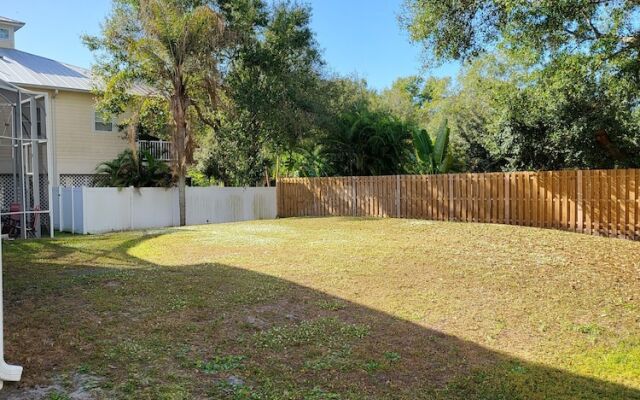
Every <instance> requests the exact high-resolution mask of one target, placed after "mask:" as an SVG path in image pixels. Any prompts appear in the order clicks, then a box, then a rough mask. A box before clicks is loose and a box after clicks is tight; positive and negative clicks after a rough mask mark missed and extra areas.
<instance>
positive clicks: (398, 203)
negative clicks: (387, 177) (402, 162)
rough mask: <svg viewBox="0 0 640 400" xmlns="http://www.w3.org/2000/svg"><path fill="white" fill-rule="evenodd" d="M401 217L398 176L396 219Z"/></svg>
mask: <svg viewBox="0 0 640 400" xmlns="http://www.w3.org/2000/svg"><path fill="white" fill-rule="evenodd" d="M399 217H400V175H396V218H399Z"/></svg>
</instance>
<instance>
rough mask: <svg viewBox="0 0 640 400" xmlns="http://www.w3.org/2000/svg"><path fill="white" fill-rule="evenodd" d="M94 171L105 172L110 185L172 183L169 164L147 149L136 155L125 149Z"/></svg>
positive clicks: (135, 185) (159, 185)
mask: <svg viewBox="0 0 640 400" xmlns="http://www.w3.org/2000/svg"><path fill="white" fill-rule="evenodd" d="M96 172H97V173H99V174H106V175H107V177H108V180H107V184H108V185H109V186H112V187H129V186H134V187H169V186H171V184H172V178H171V171H170V169H169V166H168V165H167V164H166V163H165V162H163V161H159V160H156V159H155V158H154V157H153V156H152V155H151V153H149V152H148V151H142V152H141V154H140V155H139V157H138V156H136V155H135V154H134V153H133V151H131V150H129V149H127V150H125V151H123V152H122V153H120V154H119V155H118V157H116V158H115V159H114V160H111V161H107V162H104V163H102V164H100V165H98V167H97V168H96Z"/></svg>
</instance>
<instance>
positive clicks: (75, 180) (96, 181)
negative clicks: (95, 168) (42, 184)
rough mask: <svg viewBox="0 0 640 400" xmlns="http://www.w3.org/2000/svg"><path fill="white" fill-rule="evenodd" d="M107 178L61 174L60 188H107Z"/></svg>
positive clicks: (96, 175) (95, 175) (93, 175)
mask: <svg viewBox="0 0 640 400" xmlns="http://www.w3.org/2000/svg"><path fill="white" fill-rule="evenodd" d="M106 185H107V178H106V177H105V176H104V175H98V174H61V175H60V186H89V187H96V186H98V187H99V186H106Z"/></svg>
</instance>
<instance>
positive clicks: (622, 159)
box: [401, 0, 640, 169]
mask: <svg viewBox="0 0 640 400" xmlns="http://www.w3.org/2000/svg"><path fill="white" fill-rule="evenodd" d="M401 20H402V23H403V24H404V25H405V26H406V28H407V29H408V30H409V32H410V34H411V37H412V39H413V40H415V41H418V42H421V43H422V44H423V45H424V48H425V52H426V55H427V59H428V60H429V62H430V63H431V64H438V63H440V62H443V61H447V60H461V61H467V62H469V63H470V65H471V66H470V67H469V64H466V65H467V69H466V72H473V73H475V77H474V78H475V79H478V82H480V81H482V82H481V83H480V84H478V83H474V82H473V81H472V80H468V79H467V80H466V82H463V85H461V89H460V90H459V92H458V94H459V95H460V96H456V98H455V99H456V100H464V98H465V97H469V96H466V95H465V93H464V92H465V90H467V88H472V87H476V88H479V87H482V90H483V91H484V93H481V92H478V91H474V92H470V93H473V94H474V97H476V98H477V99H482V98H485V99H488V102H489V103H490V104H491V107H490V108H493V110H489V111H490V112H489V113H485V114H484V115H482V118H481V119H480V120H479V121H480V122H481V125H478V126H477V128H478V129H476V132H473V131H468V130H467V131H461V132H464V133H465V134H466V137H467V138H469V139H471V140H472V142H473V146H471V145H470V146H469V148H473V149H475V150H479V151H476V155H479V156H482V155H484V156H490V157H494V159H493V160H485V161H480V162H477V163H475V165H476V166H478V167H481V168H487V167H488V168H496V167H501V168H506V169H515V168H517V169H519V168H566V167H615V166H638V165H640V157H638V152H639V151H640V133H638V132H639V130H638V127H639V126H640V110H639V107H638V104H640V2H638V1H635V0H626V1H623V0H619V1H591V0H566V1H552V0H542V1H528V0H515V1H505V0H486V1H468V2H453V3H452V2H441V1H436V0H406V2H405V10H404V13H403V15H402V17H401ZM486 52H489V53H493V55H497V56H499V57H501V58H504V59H506V60H507V62H506V63H486V61H488V60H491V57H485V56H483V55H482V54H483V53H486ZM494 61H495V58H494ZM478 62H480V64H478ZM500 64H501V65H502V66H505V67H506V68H502V70H499V69H500V68H501V67H500V68H498V69H496V68H494V67H495V66H496V65H500ZM478 67H482V68H478ZM485 67H489V68H490V69H485V70H484V72H483V71H482V69H483V68H485ZM477 72H480V74H479V75H478V74H477ZM487 72H488V73H487ZM469 77H471V76H469ZM504 88H509V90H504ZM478 95H479V96H478ZM459 104H462V103H459ZM476 104H478V105H480V104H482V103H481V102H477V103H476ZM487 117H489V118H490V120H487ZM456 119H457V118H456V117H455V116H452V118H451V120H452V122H453V124H452V126H453V127H454V129H452V132H453V133H455V132H456V129H455V125H456ZM465 125H467V127H469V125H468V124H465ZM471 127H472V128H473V126H471ZM474 129H475V128H474ZM482 135H485V136H488V137H489V140H485V138H482V137H481V136H482ZM477 145H480V147H484V149H480V147H478V146H477ZM486 145H489V146H488V147H486ZM495 157H497V158H495ZM483 166H484V167H483Z"/></svg>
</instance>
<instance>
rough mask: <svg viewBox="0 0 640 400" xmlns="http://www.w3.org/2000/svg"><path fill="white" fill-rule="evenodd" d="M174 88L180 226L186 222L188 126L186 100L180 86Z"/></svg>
mask: <svg viewBox="0 0 640 400" xmlns="http://www.w3.org/2000/svg"><path fill="white" fill-rule="evenodd" d="M178 89H179V90H176V92H177V93H178V94H176V95H174V96H173V97H172V99H171V111H172V113H173V119H174V121H175V124H176V126H175V131H174V133H173V147H174V157H175V160H174V162H175V165H174V168H175V169H174V174H175V176H176V177H177V178H178V207H179V209H180V226H185V225H186V224H187V212H186V187H185V186H186V175H187V163H188V154H187V153H188V145H187V143H188V137H187V136H188V134H189V132H188V127H187V119H186V109H187V105H186V100H185V97H186V96H185V95H184V93H183V90H182V86H179V87H178Z"/></svg>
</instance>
